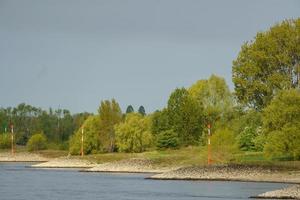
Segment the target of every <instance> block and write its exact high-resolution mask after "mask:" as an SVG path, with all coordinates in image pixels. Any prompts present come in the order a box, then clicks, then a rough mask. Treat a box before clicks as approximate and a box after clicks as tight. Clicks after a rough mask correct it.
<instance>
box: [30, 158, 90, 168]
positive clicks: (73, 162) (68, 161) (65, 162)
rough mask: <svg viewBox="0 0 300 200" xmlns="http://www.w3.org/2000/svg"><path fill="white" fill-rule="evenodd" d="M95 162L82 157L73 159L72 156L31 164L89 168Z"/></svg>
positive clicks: (37, 166)
mask: <svg viewBox="0 0 300 200" xmlns="http://www.w3.org/2000/svg"><path fill="white" fill-rule="evenodd" d="M95 165H96V164H95V163H93V162H91V161H88V160H82V159H74V158H67V157H62V158H55V159H52V160H50V161H48V162H44V163H39V164H35V165H32V166H31V167H34V168H91V167H94V166H95Z"/></svg>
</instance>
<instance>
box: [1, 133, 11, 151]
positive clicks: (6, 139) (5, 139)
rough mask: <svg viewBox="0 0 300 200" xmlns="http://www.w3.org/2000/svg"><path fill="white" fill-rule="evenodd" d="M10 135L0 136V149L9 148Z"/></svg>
mask: <svg viewBox="0 0 300 200" xmlns="http://www.w3.org/2000/svg"><path fill="white" fill-rule="evenodd" d="M10 137H11V136H10V134H7V133H3V134H1V135H0V149H9V148H10V147H11V139H10Z"/></svg>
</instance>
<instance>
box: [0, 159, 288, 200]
mask: <svg viewBox="0 0 300 200" xmlns="http://www.w3.org/2000/svg"><path fill="white" fill-rule="evenodd" d="M29 165H30V164H28V163H27V164H24V163H18V164H16V163H0V200H50V199H51V200H54V199H55V200H77V199H78V200H91V199H93V200H94V199H105V200H110V199H112V200H121V199H128V200H135V199H141V200H169V199H176V200H194V199H197V200H204V199H209V200H214V199H223V200H227V199H228V200H229V199H247V198H248V197H249V196H253V195H257V194H259V193H262V192H265V191H268V190H274V189H278V188H282V187H284V186H287V184H274V183H245V182H222V181H158V180H146V179H144V178H145V177H147V176H149V174H110V173H79V172H77V171H75V170H52V169H51V170H50V169H32V168H28V167H26V166H29Z"/></svg>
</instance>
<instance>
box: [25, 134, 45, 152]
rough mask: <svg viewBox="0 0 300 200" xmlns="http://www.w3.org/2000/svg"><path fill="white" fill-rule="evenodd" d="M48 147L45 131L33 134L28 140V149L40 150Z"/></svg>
mask: <svg viewBox="0 0 300 200" xmlns="http://www.w3.org/2000/svg"><path fill="white" fill-rule="evenodd" d="M46 148H47V138H46V136H45V135H44V134H43V133H37V134H34V135H32V136H31V138H30V139H29V140H28V142H27V149H28V151H38V150H43V149H46Z"/></svg>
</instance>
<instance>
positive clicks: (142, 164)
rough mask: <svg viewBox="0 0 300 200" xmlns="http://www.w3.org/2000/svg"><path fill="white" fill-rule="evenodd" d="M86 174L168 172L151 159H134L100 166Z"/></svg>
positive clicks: (87, 170)
mask: <svg viewBox="0 0 300 200" xmlns="http://www.w3.org/2000/svg"><path fill="white" fill-rule="evenodd" d="M83 171H84V172H129V173H161V172H165V171H167V169H165V168H159V167H156V166H155V165H154V163H153V162H152V161H151V160H149V159H142V158H132V159H129V160H120V161H114V162H109V163H103V164H98V165H96V166H95V167H93V168H90V169H85V170H83Z"/></svg>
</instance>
